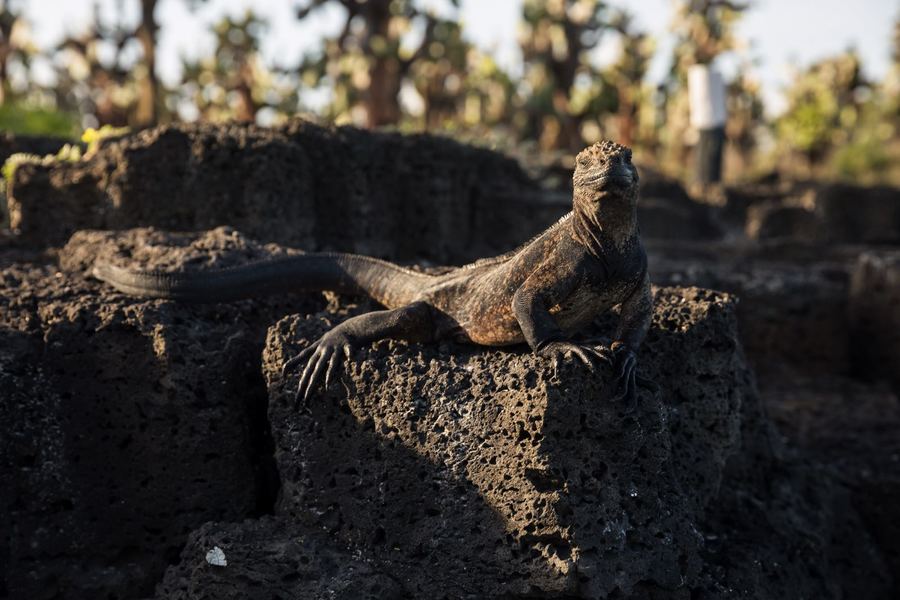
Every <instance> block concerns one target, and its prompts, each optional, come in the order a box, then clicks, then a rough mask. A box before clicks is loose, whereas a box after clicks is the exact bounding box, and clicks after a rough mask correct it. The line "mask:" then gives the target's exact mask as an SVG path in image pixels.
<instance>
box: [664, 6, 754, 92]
mask: <svg viewBox="0 0 900 600" xmlns="http://www.w3.org/2000/svg"><path fill="white" fill-rule="evenodd" d="M749 7H750V3H749V2H745V3H741V2H731V1H730V0H676V3H675V19H674V20H673V23H672V30H673V31H674V32H675V34H676V35H677V37H678V39H677V42H676V45H675V57H674V64H673V70H674V71H675V72H677V73H679V74H683V73H686V72H687V68H688V67H690V66H691V65H708V64H710V63H711V62H712V61H713V59H715V57H716V56H718V55H719V54H722V53H723V52H728V51H730V50H735V49H737V48H738V47H739V41H738V39H737V38H736V37H735V35H734V26H735V24H736V23H737V22H738V20H740V18H741V16H742V14H743V13H744V11H746V10H747V9H748V8H749Z"/></svg>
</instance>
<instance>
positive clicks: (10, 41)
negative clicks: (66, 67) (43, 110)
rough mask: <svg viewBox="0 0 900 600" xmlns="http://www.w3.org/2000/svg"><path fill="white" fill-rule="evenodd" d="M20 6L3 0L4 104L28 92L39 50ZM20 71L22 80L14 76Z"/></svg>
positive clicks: (0, 79)
mask: <svg viewBox="0 0 900 600" xmlns="http://www.w3.org/2000/svg"><path fill="white" fill-rule="evenodd" d="M18 8H19V7H18V5H15V4H13V3H12V2H10V1H9V0H0V105H2V104H5V103H6V102H9V101H10V100H15V99H17V98H21V97H23V96H24V95H25V94H26V93H27V91H28V85H29V83H30V81H29V77H28V69H29V66H30V62H31V57H32V56H33V55H35V54H36V53H37V48H36V47H35V46H34V44H33V43H32V42H31V40H30V39H29V32H28V24H27V23H26V22H25V20H24V19H22V17H21V13H20V12H19V10H18ZM16 72H17V73H18V81H14V77H13V74H14V73H16Z"/></svg>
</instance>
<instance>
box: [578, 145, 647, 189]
mask: <svg viewBox="0 0 900 600" xmlns="http://www.w3.org/2000/svg"><path fill="white" fill-rule="evenodd" d="M572 183H573V184H574V186H575V189H576V190H578V191H579V192H581V194H583V195H586V196H608V195H613V196H619V197H623V198H625V199H631V197H632V196H636V195H637V184H638V173H637V169H636V168H635V167H634V165H633V164H631V149H630V148H626V147H625V146H622V145H621V144H617V143H615V142H612V141H610V140H603V141H602V142H597V143H596V144H594V145H593V146H589V147H587V148H585V149H584V150H582V151H581V152H579V153H578V156H577V157H575V175H574V176H573V177H572Z"/></svg>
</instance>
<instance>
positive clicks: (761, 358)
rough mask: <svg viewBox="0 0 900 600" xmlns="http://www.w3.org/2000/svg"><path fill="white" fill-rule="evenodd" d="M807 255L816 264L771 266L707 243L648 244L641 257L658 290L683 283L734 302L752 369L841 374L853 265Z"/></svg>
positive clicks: (847, 350)
mask: <svg viewBox="0 0 900 600" xmlns="http://www.w3.org/2000/svg"><path fill="white" fill-rule="evenodd" d="M790 251H791V249H790V248H779V249H778V250H777V251H776V254H777V255H779V256H783V255H784V254H786V253H788V252H790ZM812 253H813V254H816V255H817V256H818V260H813V259H809V260H807V259H805V258H804V257H802V256H800V257H797V258H796V259H794V260H784V259H783V258H779V259H776V260H773V259H772V257H771V256H767V254H766V253H765V252H756V253H751V252H745V251H734V250H732V251H730V252H729V250H728V249H726V248H723V247H722V246H713V245H709V244H694V245H687V244H683V243H679V244H678V245H673V244H668V245H664V246H662V245H652V244H651V245H650V247H649V250H648V255H649V262H650V272H651V273H652V276H653V280H654V281H655V282H657V283H658V284H660V285H685V284H688V283H689V284H691V285H697V286H701V287H707V288H710V289H717V290H723V291H727V292H729V293H732V294H735V295H736V296H737V297H738V298H739V300H740V301H739V303H738V307H737V314H738V321H739V330H740V336H741V341H742V343H743V346H744V349H745V350H746V352H747V356H748V357H749V359H750V361H751V363H752V364H753V366H754V367H755V368H756V369H758V370H760V371H761V372H763V373H769V372H771V371H778V370H780V369H782V368H783V367H785V366H789V367H791V368H793V369H796V370H799V371H801V372H805V373H821V372H829V373H835V374H846V373H848V372H849V371H850V370H851V360H850V355H851V351H852V347H853V346H852V333H853V328H852V324H851V322H850V321H849V320H848V319H847V314H848V308H849V303H850V297H849V290H850V270H851V267H850V265H851V264H852V259H850V258H844V257H831V258H828V257H826V256H824V255H823V253H820V252H816V251H812Z"/></svg>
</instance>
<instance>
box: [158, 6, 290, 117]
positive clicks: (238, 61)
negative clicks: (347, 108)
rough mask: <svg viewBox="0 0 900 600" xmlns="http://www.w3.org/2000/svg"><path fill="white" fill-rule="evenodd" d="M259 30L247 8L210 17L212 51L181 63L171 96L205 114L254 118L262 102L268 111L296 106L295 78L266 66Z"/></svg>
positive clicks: (279, 111)
mask: <svg viewBox="0 0 900 600" xmlns="http://www.w3.org/2000/svg"><path fill="white" fill-rule="evenodd" d="M265 31H266V23H265V21H263V20H262V19H261V18H259V17H258V16H257V15H256V14H254V13H253V12H252V11H247V12H246V13H245V14H244V16H243V17H241V18H238V19H235V18H231V17H226V18H224V19H222V20H220V21H219V22H218V23H216V25H215V26H213V28H212V32H213V34H214V35H215V39H216V45H215V50H214V51H213V54H212V56H209V57H206V58H203V59H201V60H199V61H191V62H186V63H185V64H184V70H183V73H182V86H181V90H180V93H179V94H178V95H177V96H176V101H177V102H181V101H184V102H187V103H188V105H192V106H193V107H195V108H196V110H197V112H198V113H199V115H198V116H199V117H201V118H203V119H206V120H223V119H237V120H239V121H255V120H256V119H257V115H258V113H259V112H260V110H261V109H263V108H268V109H271V110H272V111H273V112H274V115H273V117H277V116H278V115H284V114H292V113H294V112H296V110H297V108H298V106H299V99H298V96H297V89H296V88H297V86H296V83H295V82H294V81H293V80H292V79H291V78H290V77H288V76H287V75H285V74H280V73H277V72H275V71H273V70H270V69H269V68H268V67H266V65H265V63H264V62H263V60H262V57H261V56H260V42H261V40H262V37H263V35H264V34H265Z"/></svg>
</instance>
